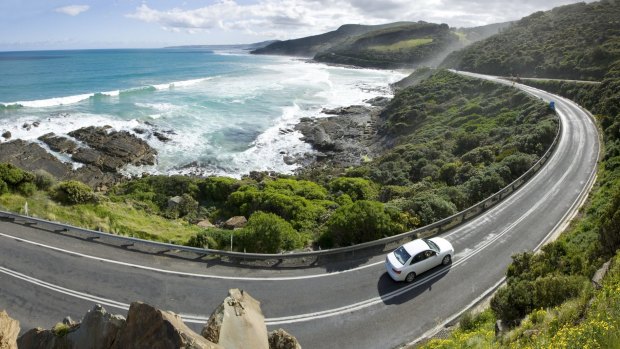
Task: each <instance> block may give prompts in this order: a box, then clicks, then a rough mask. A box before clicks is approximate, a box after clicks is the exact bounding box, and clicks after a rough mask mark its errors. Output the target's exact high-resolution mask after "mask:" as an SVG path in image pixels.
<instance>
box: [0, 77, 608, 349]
mask: <svg viewBox="0 0 620 349" xmlns="http://www.w3.org/2000/svg"><path fill="white" fill-rule="evenodd" d="M484 78H488V79H494V78H492V77H484ZM509 84H512V83H509ZM516 87H518V88H521V89H523V90H525V91H527V92H529V93H531V94H533V95H535V96H537V97H539V98H542V99H544V100H547V101H549V100H553V101H555V106H556V110H557V112H558V114H559V116H560V118H561V120H562V124H563V129H562V135H561V139H560V142H559V144H558V146H557V149H556V151H555V153H554V154H553V156H552V157H551V158H550V159H549V161H548V162H547V163H546V164H545V166H544V167H543V168H542V169H541V170H540V171H539V172H538V173H537V175H536V176H535V177H534V178H533V179H531V180H530V181H529V182H528V183H527V184H526V185H524V186H522V187H521V188H520V189H519V190H518V191H517V192H515V193H514V194H513V195H511V196H510V197H509V198H507V199H506V200H505V201H504V202H502V203H500V204H498V205H496V206H495V207H493V208H492V209H490V210H488V211H487V212H485V213H484V214H483V215H482V216H480V217H478V218H476V219H474V220H472V221H470V222H468V223H466V224H465V225H462V226H459V227H457V228H455V229H452V230H450V231H448V232H445V233H443V234H441V236H443V237H445V238H446V239H448V240H449V241H450V242H452V244H453V245H454V248H455V250H456V254H455V256H454V258H453V263H452V265H451V266H449V267H440V268H436V269H433V270H431V271H429V272H427V273H425V274H423V275H420V276H419V277H418V278H417V280H416V281H415V282H414V283H412V284H403V283H395V282H393V281H392V280H391V279H390V278H389V276H388V275H387V274H386V273H385V269H384V265H383V260H384V258H385V256H384V255H380V256H375V257H373V258H369V259H366V260H361V261H356V262H355V264H353V265H351V264H349V265H347V266H346V267H344V266H343V265H330V266H326V267H325V266H324V267H320V268H302V269H287V270H265V269H250V268H234V267H230V266H222V265H218V264H213V263H205V262H201V261H187V260H180V259H177V258H171V257H168V256H164V255H156V254H155V255H154V254H148V253H137V252H132V251H130V250H128V249H123V248H118V247H110V246H107V245H103V244H99V243H96V242H90V241H85V240H82V239H76V238H72V237H69V236H66V235H62V234H58V233H54V232H53V231H50V229H48V228H46V227H45V225H42V224H29V223H27V222H21V221H16V222H12V221H8V220H0V309H6V310H7V311H8V313H9V314H10V315H11V316H12V317H14V318H16V319H17V320H19V321H20V323H21V327H22V331H23V330H24V329H30V328H33V327H37V326H39V327H45V328H50V327H52V326H53V325H54V324H55V323H57V322H59V321H61V320H62V318H63V317H65V316H67V315H70V316H71V317H72V318H73V319H80V318H81V317H82V315H83V314H84V313H85V312H86V311H87V310H88V309H90V308H92V306H93V305H94V304H95V303H99V304H102V305H104V307H105V308H106V309H107V310H108V311H109V312H115V313H121V314H125V313H126V312H125V310H124V309H127V307H128V305H129V304H130V303H131V302H132V301H136V300H140V301H144V302H147V303H150V304H153V305H155V306H157V307H159V308H162V309H167V310H172V311H174V312H176V313H180V314H182V316H183V317H184V318H185V319H186V322H188V324H189V325H190V326H191V327H193V328H194V329H198V330H199V329H200V328H201V327H202V324H204V323H205V322H206V319H207V318H208V316H209V315H210V313H211V312H212V311H213V310H214V309H215V308H216V306H217V305H218V304H219V303H220V302H222V300H223V299H224V297H225V296H226V295H227V290H228V289H229V288H242V289H244V290H246V291H248V292H249V293H250V294H251V295H252V296H253V297H255V298H256V299H258V300H260V301H261V305H262V310H263V313H264V314H265V317H266V321H267V324H268V328H269V329H270V330H272V329H276V328H284V329H285V330H287V331H288V332H290V333H292V334H293V335H295V336H296V337H297V338H298V339H299V341H300V343H301V345H302V346H303V348H305V349H310V348H320V349H323V348H373V349H374V348H392V347H395V346H398V345H400V344H402V343H407V342H410V341H412V340H415V339H416V338H419V337H420V336H422V335H424V334H425V333H428V332H429V331H432V330H433V329H436V328H438V327H439V326H441V325H442V324H443V323H444V322H445V321H446V320H448V319H450V318H451V317H453V316H454V315H455V314H458V313H459V312H461V311H462V310H463V309H465V308H466V307H468V306H469V305H470V304H471V303H472V302H475V301H476V300H477V299H478V298H479V297H480V296H481V295H483V294H485V292H487V291H489V290H492V289H493V288H494V287H496V286H497V285H498V282H501V280H502V278H503V276H504V272H505V269H506V267H507V265H508V263H509V262H510V256H511V255H513V254H514V253H516V252H520V251H530V250H533V249H536V248H538V247H539V245H540V244H541V243H542V242H543V241H545V240H546V239H548V238H549V237H550V236H551V235H552V233H553V232H555V231H557V230H558V229H559V228H561V226H562V224H563V223H565V221H566V219H567V218H569V217H570V216H571V214H573V213H574V212H575V210H576V208H577V207H578V206H579V203H580V202H581V201H582V199H583V198H584V197H585V194H586V193H587V191H588V190H589V188H590V187H591V184H592V183H593V180H594V176H595V173H596V163H597V158H598V152H599V138H598V134H597V128H596V125H595V123H594V122H593V121H592V120H591V119H590V117H589V116H588V114H587V113H586V112H585V111H584V110H582V109H581V108H579V107H578V106H577V105H575V104H574V103H572V102H570V101H568V100H565V99H563V98H561V97H558V96H554V95H551V94H549V93H545V92H542V91H538V90H535V89H532V88H529V87H527V86H522V85H518V84H517V85H516Z"/></svg>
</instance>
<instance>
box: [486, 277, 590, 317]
mask: <svg viewBox="0 0 620 349" xmlns="http://www.w3.org/2000/svg"><path fill="white" fill-rule="evenodd" d="M585 281H586V279H585V278H584V277H582V276H567V275H547V276H544V277H539V278H537V279H535V280H533V281H532V280H524V279H516V280H513V281H511V282H509V283H508V285H507V286H506V287H502V288H500V289H499V290H498V291H497V293H496V294H495V296H493V299H491V309H493V312H494V313H495V315H496V316H497V317H498V318H499V319H502V320H503V321H505V322H507V323H509V324H513V325H514V324H517V323H518V322H519V321H520V320H521V319H522V318H523V317H525V315H527V314H529V313H530V312H532V311H533V310H535V309H539V308H548V307H553V306H556V305H559V304H561V303H562V302H564V301H565V300H567V299H570V298H573V297H576V296H578V295H579V292H580V291H581V290H582V289H583V287H584V283H585Z"/></svg>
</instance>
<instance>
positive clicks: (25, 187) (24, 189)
mask: <svg viewBox="0 0 620 349" xmlns="http://www.w3.org/2000/svg"><path fill="white" fill-rule="evenodd" d="M17 191H18V192H20V193H21V194H22V195H24V196H32V195H34V192H35V191H37V186H36V185H35V184H34V183H32V182H23V183H20V184H19V185H18V186H17Z"/></svg>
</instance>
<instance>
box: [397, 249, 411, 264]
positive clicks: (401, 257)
mask: <svg viewBox="0 0 620 349" xmlns="http://www.w3.org/2000/svg"><path fill="white" fill-rule="evenodd" d="M394 256H396V259H398V261H399V262H400V264H402V265H404V264H405V263H406V262H407V261H408V260H409V258H411V255H410V254H409V253H408V252H407V250H405V247H404V246H401V247H399V248H397V249H396V250H395V251H394Z"/></svg>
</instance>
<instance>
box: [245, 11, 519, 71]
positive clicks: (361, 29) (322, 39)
mask: <svg viewBox="0 0 620 349" xmlns="http://www.w3.org/2000/svg"><path fill="white" fill-rule="evenodd" d="M509 25H510V23H499V24H492V25H488V26H483V27H476V28H463V29H455V28H450V27H448V25H447V24H435V23H427V22H422V21H420V22H396V23H389V24H384V25H377V26H366V25H353V24H347V25H343V26H342V27H340V28H338V30H335V31H331V32H328V33H325V34H321V35H315V36H310V37H306V38H300V39H295V40H287V41H279V42H276V43H273V44H271V45H268V46H266V47H264V48H261V49H258V50H254V51H252V53H255V54H277V55H291V56H306V57H314V59H315V60H316V61H319V62H325V63H335V64H347V65H355V66H360V67H372V68H401V67H416V66H420V65H431V66H436V65H437V64H438V63H439V62H441V61H442V60H443V59H444V58H445V57H446V56H447V55H448V54H449V53H450V52H452V51H454V50H456V49H459V48H462V47H464V46H466V45H468V44H469V43H471V42H474V41H477V40H480V39H483V38H486V37H488V36H490V35H492V34H495V33H497V32H498V31H499V30H500V29H501V28H504V27H507V26H509Z"/></svg>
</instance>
